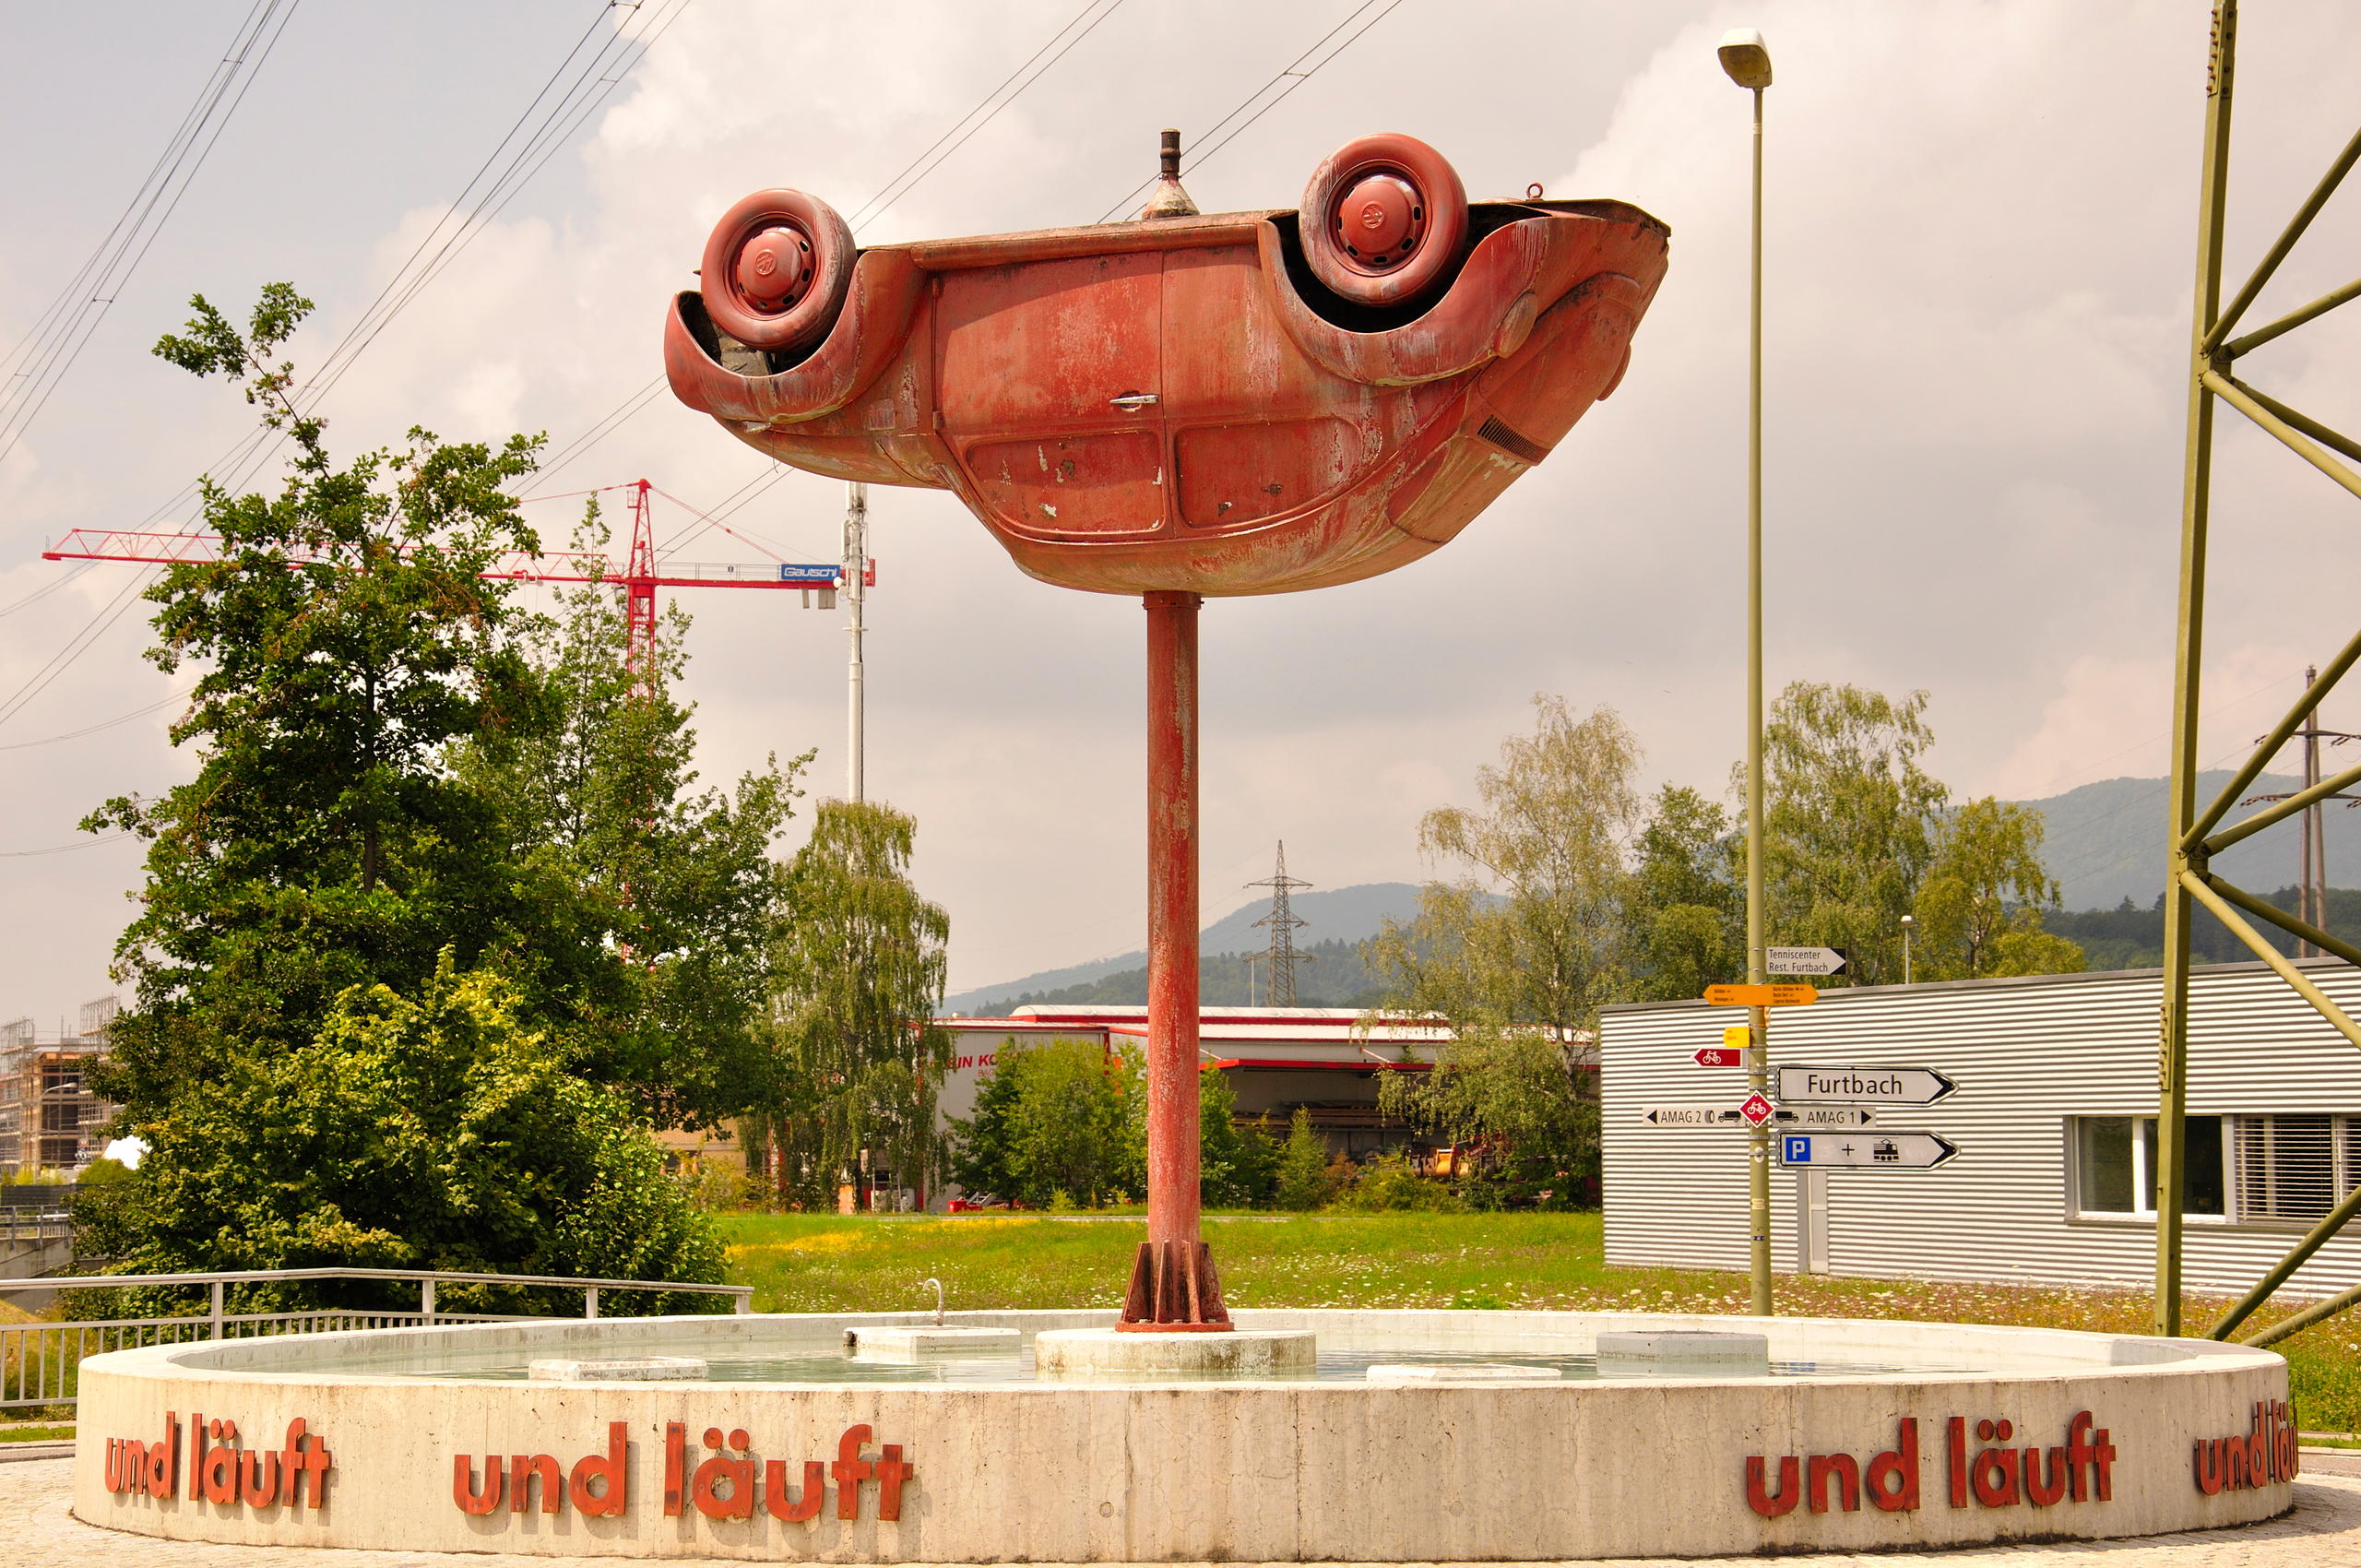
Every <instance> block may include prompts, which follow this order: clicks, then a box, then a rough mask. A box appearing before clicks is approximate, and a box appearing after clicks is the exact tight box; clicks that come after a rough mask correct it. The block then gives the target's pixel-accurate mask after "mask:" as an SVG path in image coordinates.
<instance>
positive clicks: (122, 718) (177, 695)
mask: <svg viewBox="0 0 2361 1568" xmlns="http://www.w3.org/2000/svg"><path fill="white" fill-rule="evenodd" d="M195 689H196V688H195V687H190V688H189V691H194V690H195ZM187 695H188V691H179V692H174V693H173V694H172V695H171V696H168V697H160V698H159V699H158V700H156V701H154V702H151V703H149V704H148V705H147V706H146V707H135V708H133V709H132V710H131V711H130V712H129V713H121V714H117V715H116V716H115V717H114V718H113V719H102V720H101V721H100V722H99V723H96V724H86V725H84V726H83V727H82V728H81V729H79V730H68V731H65V733H64V734H62V735H44V736H42V738H41V739H40V740H38V741H10V742H6V744H0V752H21V751H25V750H28V749H30V747H33V746H53V745H55V744H57V742H60V741H78V740H80V739H81V738H82V737H83V736H85V735H95V734H97V733H98V732H99V731H101V730H112V729H114V728H115V727H116V726H117V725H121V724H128V723H130V722H131V721H132V720H133V719H145V718H147V717H148V715H149V714H151V713H154V712H157V711H158V710H160V709H162V708H167V707H172V704H174V703H176V702H179V701H180V700H181V699H182V698H184V697H185V696H187Z"/></svg>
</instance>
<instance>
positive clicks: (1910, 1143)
mask: <svg viewBox="0 0 2361 1568" xmlns="http://www.w3.org/2000/svg"><path fill="white" fill-rule="evenodd" d="M1958 1153H1959V1146H1958V1145H1957V1144H1954V1143H1952V1141H1951V1140H1950V1139H1949V1138H1944V1137H1939V1136H1937V1135H1936V1134H1933V1133H1781V1134H1779V1163H1780V1164H1781V1165H1784V1166H1788V1167H1791V1168H1792V1167H1800V1166H1811V1167H1824V1166H1837V1165H1841V1166H1847V1167H1855V1166H1857V1167H1863V1168H1866V1169H1869V1170H1933V1169H1934V1168H1935V1167H1937V1166H1938V1165H1940V1164H1942V1163H1943V1162H1944V1161H1946V1160H1948V1159H1950V1158H1952V1157H1953V1156H1954V1155H1956V1154H1958Z"/></svg>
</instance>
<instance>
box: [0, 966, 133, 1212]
mask: <svg viewBox="0 0 2361 1568" xmlns="http://www.w3.org/2000/svg"><path fill="white" fill-rule="evenodd" d="M117 1010H118V1009H117V1004H116V1002H115V999H114V998H113V997H111V996H110V997H105V998H102V999H101V1000H100V1001H97V1002H91V1003H86V1004H84V1005H83V1007H82V1020H81V1022H82V1027H81V1029H80V1031H79V1032H78V1033H76V1034H66V1033H65V1032H64V1031H63V1030H62V1029H61V1030H60V1031H59V1032H58V1033H57V1034H55V1035H53V1036H51V1037H50V1038H49V1039H42V1038H41V1036H40V1032H39V1030H38V1029H37V1028H35V1026H34V1023H33V1020H32V1019H30V1018H18V1019H17V1020H15V1021H14V1022H12V1023H7V1024H0V1174H11V1175H13V1174H15V1173H17V1172H18V1171H24V1170H59V1171H71V1170H79V1169H80V1168H81V1167H83V1166H86V1165H88V1164H89V1163H90V1161H92V1160H94V1159H96V1158H99V1156H100V1155H101V1153H103V1152H104V1149H105V1142H106V1140H105V1139H104V1138H103V1137H102V1136H101V1133H100V1130H101V1128H103V1127H104V1126H105V1125H106V1124H107V1123H108V1122H110V1121H112V1120H113V1117H114V1113H115V1109H116V1108H115V1107H114V1106H113V1105H111V1104H109V1103H108V1102H107V1101H105V1100H103V1099H100V1098H99V1097H98V1096H97V1095H96V1094H93V1093H92V1092H91V1091H90V1083H89V1069H90V1065H91V1063H93V1062H95V1061H97V1060H98V1059H99V1058H101V1057H102V1056H104V1055H105V1054H106V1049H107V1027H108V1025H109V1024H111V1023H112V1022H113V1019H114V1016H115V1013H116V1011H117Z"/></svg>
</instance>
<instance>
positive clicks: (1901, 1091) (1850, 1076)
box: [1778, 1065, 1959, 1105]
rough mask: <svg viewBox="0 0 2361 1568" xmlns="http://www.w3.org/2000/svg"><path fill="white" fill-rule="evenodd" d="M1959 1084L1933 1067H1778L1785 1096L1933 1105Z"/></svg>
mask: <svg viewBox="0 0 2361 1568" xmlns="http://www.w3.org/2000/svg"><path fill="white" fill-rule="evenodd" d="M1958 1088H1959V1086H1958V1085H1957V1084H1955V1083H1953V1082H1952V1080H1951V1079H1949V1078H1947V1077H1945V1076H1944V1075H1942V1074H1940V1073H1938V1072H1936V1071H1935V1070H1934V1069H1933V1068H1932V1067H1788V1066H1784V1065H1783V1066H1782V1067H1780V1069H1779V1090H1778V1093H1779V1098H1780V1099H1782V1100H1789V1101H1795V1102H1797V1103H1803V1102H1818V1103H1821V1104H1851V1105H1932V1104H1934V1103H1935V1102H1936V1101H1937V1100H1939V1099H1949V1098H1950V1097H1951V1096H1952V1094H1953V1093H1954V1092H1955V1091H1957V1089H1958Z"/></svg>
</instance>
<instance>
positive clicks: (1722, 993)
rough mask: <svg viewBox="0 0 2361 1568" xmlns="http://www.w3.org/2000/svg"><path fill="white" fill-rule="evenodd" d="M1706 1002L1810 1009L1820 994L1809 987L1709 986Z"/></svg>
mask: <svg viewBox="0 0 2361 1568" xmlns="http://www.w3.org/2000/svg"><path fill="white" fill-rule="evenodd" d="M1705 1000H1706V1001H1708V1002H1710V1003H1712V1004H1714V1006H1716V1007H1809V1006H1810V1005H1811V1004H1813V1003H1815V1002H1817V1001H1819V1000H1820V992H1817V991H1814V990H1813V989H1812V988H1811V987H1810V986H1808V985H1709V986H1707V987H1706V988H1705Z"/></svg>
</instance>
